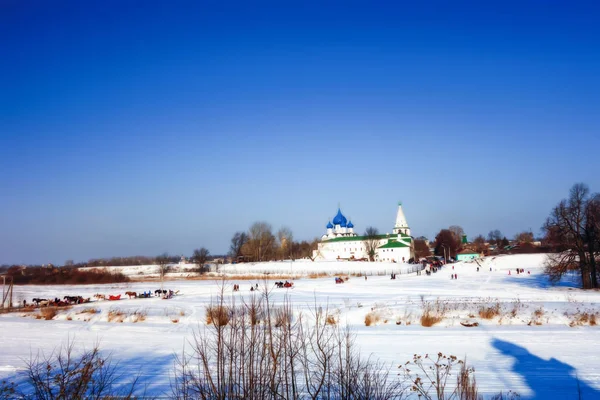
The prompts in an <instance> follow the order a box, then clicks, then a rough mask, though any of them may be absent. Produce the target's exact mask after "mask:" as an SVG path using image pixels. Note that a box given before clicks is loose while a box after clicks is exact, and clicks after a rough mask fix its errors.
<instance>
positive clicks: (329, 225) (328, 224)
mask: <svg viewBox="0 0 600 400" xmlns="http://www.w3.org/2000/svg"><path fill="white" fill-rule="evenodd" d="M327 229H333V225H332V224H331V221H329V222H328V223H327Z"/></svg>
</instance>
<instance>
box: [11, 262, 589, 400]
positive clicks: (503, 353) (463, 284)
mask: <svg viewBox="0 0 600 400" xmlns="http://www.w3.org/2000/svg"><path fill="white" fill-rule="evenodd" d="M544 260H545V255H540V254H535V255H514V256H500V257H495V258H494V257H488V258H485V259H483V260H479V261H478V263H479V264H478V263H477V262H462V263H457V264H454V269H452V264H451V265H448V266H445V267H443V268H442V269H441V270H440V271H438V272H437V273H434V274H432V275H431V276H426V275H424V274H423V275H420V276H417V275H416V274H415V273H405V274H400V272H397V273H398V275H397V279H395V280H391V279H390V276H389V273H390V269H391V267H394V266H395V267H396V268H397V269H398V270H399V271H406V267H405V266H404V265H399V264H394V265H383V263H359V262H346V263H334V262H332V263H313V262H310V261H307V262H304V261H303V262H299V261H296V262H294V264H293V266H292V267H291V268H297V270H298V271H302V272H301V274H307V273H312V272H317V270H318V269H319V268H320V270H321V271H322V270H325V271H330V272H331V273H332V274H333V272H334V271H337V272H338V273H339V272H344V271H345V274H348V273H350V274H353V273H364V272H365V271H373V272H383V271H384V270H385V271H386V273H387V274H388V275H384V276H376V275H377V274H376V273H374V274H373V276H368V279H367V280H365V279H364V277H358V276H350V277H349V280H348V281H347V282H346V283H344V284H335V283H334V280H333V278H319V279H308V278H304V279H299V280H295V281H294V288H293V289H274V290H273V292H272V293H273V295H274V298H275V300H276V301H282V300H283V296H284V295H285V294H289V295H290V296H291V300H292V302H293V303H294V306H295V307H296V309H297V312H300V311H303V310H306V309H307V308H309V307H311V306H312V305H313V304H314V302H315V298H316V300H317V302H318V303H319V304H325V303H328V306H329V308H330V309H331V310H332V311H333V312H337V313H339V315H340V321H341V322H342V323H347V324H349V325H350V326H351V327H352V328H353V329H354V331H355V332H356V334H357V343H358V344H359V345H360V347H361V350H362V353H363V355H365V356H368V355H369V354H371V353H372V354H373V355H374V356H376V357H379V358H381V359H382V360H385V361H387V362H392V363H395V364H397V365H399V364H402V363H404V362H406V361H408V360H410V359H412V356H413V354H426V353H429V354H437V353H438V352H443V353H445V354H453V355H456V356H458V357H460V358H462V357H464V356H466V357H467V359H468V363H469V364H471V365H472V366H474V367H475V370H476V377H477V382H478V384H479V387H480V390H481V392H483V393H484V394H486V395H490V394H494V393H497V392H499V391H500V390H509V389H510V390H513V391H516V392H518V393H519V394H520V395H521V398H523V399H527V398H537V399H545V398H552V399H573V398H578V392H577V385H578V380H579V387H580V388H581V390H582V393H583V397H582V398H584V399H593V398H600V357H598V349H597V337H598V329H599V328H598V327H597V326H589V323H586V322H578V323H577V324H575V323H574V321H580V320H581V318H579V317H580V316H581V315H582V314H583V313H586V312H587V313H592V314H593V313H598V312H599V311H600V309H599V308H598V304H597V303H598V300H600V297H599V296H600V293H598V292H595V291H582V290H580V289H577V283H576V279H575V278H569V279H565V280H563V281H562V282H561V284H560V285H559V286H556V287H554V286H551V285H550V284H549V283H548V280H547V278H546V277H545V276H544V275H543V274H542V271H543V263H544ZM287 264H289V262H287ZM269 265H273V267H272V268H269ZM313 266H314V267H313ZM478 266H479V267H480V270H479V271H477V270H476V269H477V267H478ZM223 267H224V266H222V267H221V268H223ZM128 268H129V267H128ZM136 268H138V267H136ZM228 268H233V266H229V267H228ZM235 268H236V269H235V270H231V269H229V270H227V272H224V271H223V270H221V272H223V273H227V274H232V273H243V272H245V271H242V268H247V269H252V268H253V271H256V272H265V271H267V272H270V273H276V272H277V271H283V270H285V268H289V265H288V266H287V267H286V262H280V263H262V264H256V265H254V266H253V267H251V268H250V266H249V265H248V264H240V265H238V266H236V267H235ZM313 268H315V269H313ZM348 268H350V269H348ZM352 268H356V270H354V269H352ZM361 268H362V270H361ZM367 268H370V269H367ZM403 268H404V269H403ZM490 268H491V271H490ZM516 268H524V269H525V273H524V274H518V275H517V274H516ZM509 270H510V271H511V275H508V271H509ZM140 271H141V272H142V273H148V272H151V269H150V268H149V267H146V268H141V267H140V268H139V269H138V270H137V273H139V272H140ZM528 271H529V272H530V273H531V274H528ZM250 272H252V271H250ZM451 273H452V274H454V273H456V274H457V275H458V279H456V280H454V279H450V274H451ZM299 274H300V273H299ZM234 283H237V284H239V285H240V288H241V290H240V291H239V292H235V293H234V292H231V290H230V288H231V287H232V285H233V284H234ZM255 283H259V284H261V285H262V283H263V282H262V281H260V280H241V278H239V279H238V280H237V281H236V280H228V281H226V283H225V284H226V285H227V287H228V293H230V294H231V295H232V296H246V297H247V296H251V295H253V292H250V290H249V289H250V286H251V285H254V284H255ZM269 284H270V285H272V281H270V282H269ZM159 285H160V284H159V283H157V282H134V283H127V284H111V285H79V286H18V287H15V297H16V300H21V301H22V300H23V299H27V300H28V301H30V300H31V298H33V297H45V298H54V297H60V298H62V297H63V296H65V295H81V296H83V297H92V296H93V295H94V294H96V293H102V294H106V295H108V294H121V295H122V298H124V299H123V300H120V301H114V302H110V301H97V302H92V303H91V304H82V305H77V306H74V307H73V308H72V309H70V310H66V311H63V312H61V313H60V314H59V315H57V316H56V317H55V319H54V320H51V321H45V320H38V319H35V318H34V317H33V316H32V315H30V314H28V313H23V312H17V313H12V314H3V315H0V343H2V346H1V347H0V378H5V377H10V376H13V375H14V374H15V371H17V370H18V369H20V368H22V367H23V365H24V362H23V360H24V359H25V360H26V359H28V358H29V355H30V352H31V351H33V352H34V353H35V352H36V351H37V350H38V349H42V350H44V351H47V352H49V351H51V350H52V349H53V348H55V347H57V346H59V345H60V344H62V343H64V342H65V341H66V340H67V338H68V337H72V338H73V337H74V338H75V340H76V341H77V342H78V343H80V344H82V345H85V346H91V345H93V344H94V343H95V342H96V341H98V340H99V341H100V343H101V346H102V348H103V349H104V350H106V351H111V352H112V353H113V357H114V358H115V359H117V360H120V368H123V369H124V371H126V372H128V373H131V374H135V373H138V372H140V373H141V374H142V383H144V384H146V385H147V386H148V387H147V389H148V393H149V394H160V393H161V392H168V391H169V376H170V373H171V370H172V365H173V364H172V356H173V354H174V353H180V352H181V350H182V348H183V347H184V345H185V344H186V340H187V339H189V338H190V337H191V333H192V332H193V330H194V329H197V327H198V326H201V325H203V324H204V323H205V313H204V312H205V306H206V305H207V304H208V303H209V302H210V301H211V298H212V297H214V296H216V294H217V291H218V290H219V281H217V280H194V281H189V280H188V281H183V280H179V281H176V280H173V281H168V282H165V284H164V285H165V288H167V289H173V290H179V291H180V292H179V294H178V295H177V296H175V297H174V298H173V299H170V300H162V299H159V298H148V299H131V300H130V299H127V296H125V292H126V291H130V290H132V291H136V292H143V291H147V290H154V289H157V288H158V287H159ZM424 304H425V306H429V307H433V308H438V309H443V310H444V319H443V320H442V321H441V322H440V323H439V324H437V325H435V326H433V327H429V328H427V327H422V326H421V325H420V322H419V319H420V316H421V314H422V311H423V307H424ZM90 307H93V308H94V309H96V310H97V311H98V312H96V313H81V311H83V310H84V309H86V308H90ZM482 307H498V308H499V310H500V315H499V316H496V317H494V318H492V319H489V320H487V319H482V318H480V317H479V315H478V311H479V310H480V308H482ZM111 310H112V311H120V312H122V313H123V316H122V317H121V318H122V319H123V322H114V321H113V322H109V321H108V316H109V312H110V311H111ZM136 311H137V312H142V313H144V314H146V318H145V320H143V321H141V320H140V321H138V322H134V320H135V319H136V317H135V315H134V313H135V312H136ZM368 313H372V315H373V316H378V317H379V322H378V323H376V324H374V325H372V326H365V316H366V315H367V314H368ZM174 320H177V323H174V322H173V321H174ZM461 322H478V323H479V326H477V327H472V328H466V327H463V326H462V325H461ZM598 322H599V323H600V319H599V321H598ZM397 323H399V325H398V324H397ZM570 325H574V326H570Z"/></svg>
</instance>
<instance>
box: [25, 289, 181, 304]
mask: <svg viewBox="0 0 600 400" xmlns="http://www.w3.org/2000/svg"><path fill="white" fill-rule="evenodd" d="M178 293H179V290H177V291H175V292H174V291H172V290H166V289H156V290H155V291H154V292H152V291H150V290H149V291H147V292H143V293H136V292H131V291H129V292H125V295H126V296H128V297H129V298H130V299H132V298H133V299H136V298H137V299H146V298H149V297H160V298H161V299H170V298H172V297H173V296H175V295H176V294H178ZM94 299H96V300H97V301H100V300H108V301H116V300H121V295H120V294H116V295H113V294H109V295H104V294H100V293H96V294H95V295H94ZM89 302H91V298H89V297H88V298H83V297H82V296H64V297H63V298H62V300H61V299H59V298H58V297H56V298H54V299H43V298H37V297H36V298H34V299H32V302H31V303H29V304H28V303H27V300H23V306H24V307H33V306H34V307H48V306H51V307H64V306H72V305H75V304H84V303H89Z"/></svg>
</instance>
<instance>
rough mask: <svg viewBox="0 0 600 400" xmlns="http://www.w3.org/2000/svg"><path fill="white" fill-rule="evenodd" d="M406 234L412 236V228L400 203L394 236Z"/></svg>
mask: <svg viewBox="0 0 600 400" xmlns="http://www.w3.org/2000/svg"><path fill="white" fill-rule="evenodd" d="M400 233H402V234H405V235H408V236H410V228H409V227H408V223H407V222H406V217H405V216H404V211H403V210H402V202H398V213H397V214H396V225H394V234H400Z"/></svg>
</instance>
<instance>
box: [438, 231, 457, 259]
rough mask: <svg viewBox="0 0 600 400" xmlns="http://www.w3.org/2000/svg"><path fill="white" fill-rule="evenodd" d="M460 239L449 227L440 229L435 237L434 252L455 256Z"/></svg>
mask: <svg viewBox="0 0 600 400" xmlns="http://www.w3.org/2000/svg"><path fill="white" fill-rule="evenodd" d="M459 248H460V240H458V239H457V237H456V234H455V233H453V232H451V231H450V230H449V229H442V230H441V231H440V232H439V233H438V234H437V236H436V237H435V254H436V255H438V256H445V257H447V258H451V257H456V253H457V252H458V249H459Z"/></svg>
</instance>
